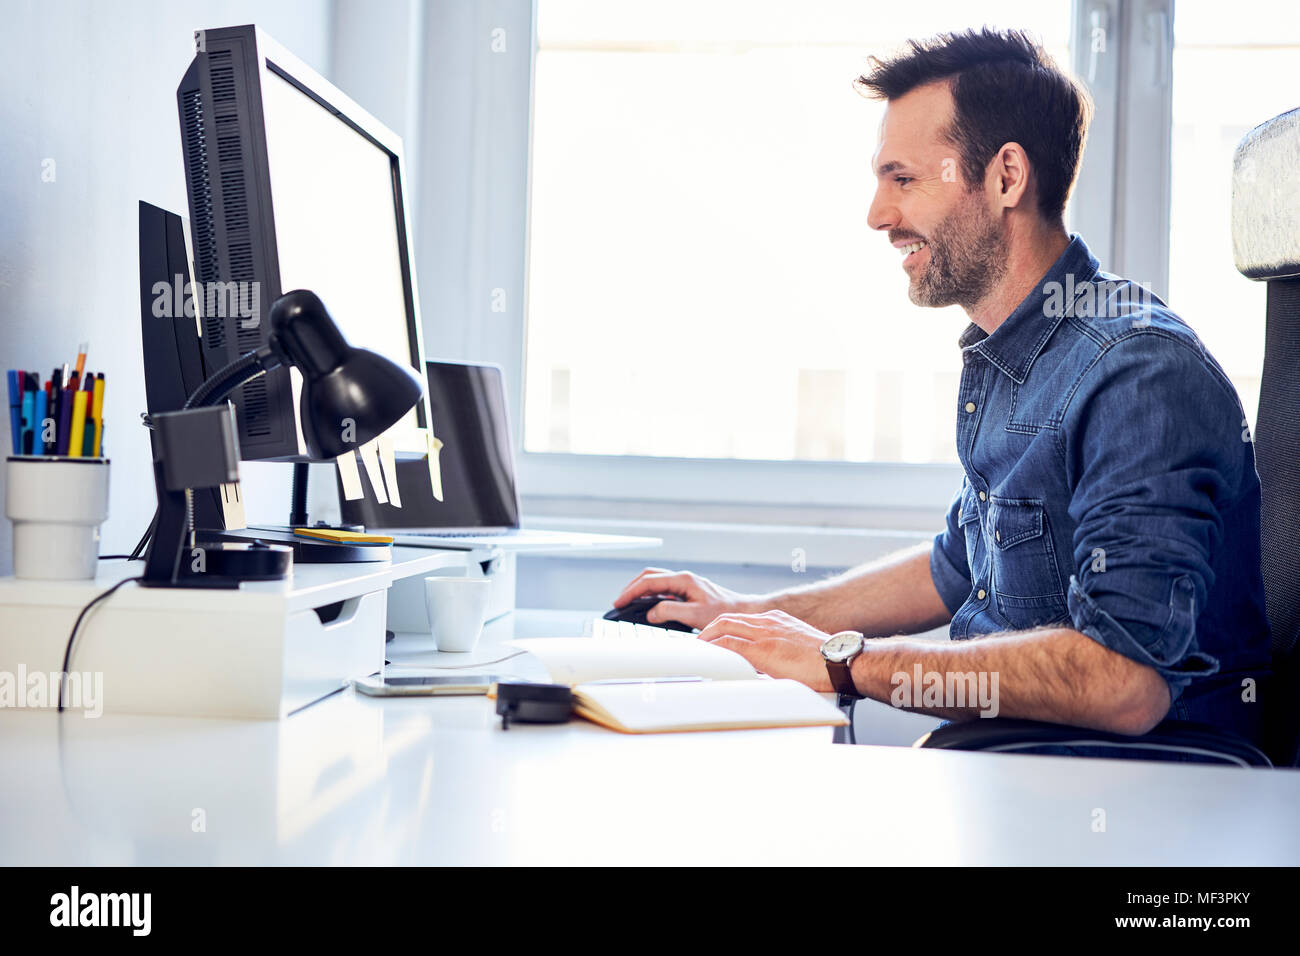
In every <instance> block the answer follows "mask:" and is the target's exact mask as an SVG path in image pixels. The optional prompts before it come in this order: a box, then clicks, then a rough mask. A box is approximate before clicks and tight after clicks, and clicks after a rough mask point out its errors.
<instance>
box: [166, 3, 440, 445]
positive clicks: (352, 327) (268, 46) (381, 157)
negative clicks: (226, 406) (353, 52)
mask: <svg viewBox="0 0 1300 956" xmlns="http://www.w3.org/2000/svg"><path fill="white" fill-rule="evenodd" d="M195 37H196V47H197V52H196V54H195V57H194V60H193V62H192V63H191V64H190V67H189V69H188V70H187V71H186V72H185V76H184V78H183V79H182V80H181V83H180V86H179V88H178V89H177V91H176V97H177V105H178V108H179V112H180V122H181V140H182V144H183V149H184V159H185V180H186V186H187V190H188V193H189V210H190V226H191V231H192V240H193V256H194V279H195V292H196V295H195V300H196V307H197V308H198V309H199V311H200V312H201V316H200V328H201V332H202V350H203V357H204V363H205V365H206V366H207V367H208V368H210V369H217V368H220V367H222V366H223V365H225V364H227V363H228V362H231V361H234V360H235V359H236V358H238V357H239V356H241V355H243V354H245V353H247V352H249V351H252V350H253V349H257V348H259V347H261V346H262V345H264V344H265V343H266V340H267V337H268V335H269V333H270V328H269V322H268V319H267V315H268V312H269V310H270V306H271V303H272V302H274V301H275V299H277V298H278V297H279V296H280V295H281V294H283V293H284V292H288V291H291V290H293V289H310V290H312V291H313V292H315V293H316V294H317V295H318V296H320V298H321V300H322V301H323V302H324V303H325V306H326V308H328V309H329V310H330V314H331V315H332V316H333V318H334V321H335V322H336V323H337V324H338V326H339V328H340V329H341V330H342V332H343V334H344V336H346V338H347V339H348V341H349V342H350V343H351V344H353V345H356V346H360V347H363V348H368V349H373V350H374V351H376V352H379V353H381V354H383V355H385V356H387V357H388V358H391V359H393V360H395V361H399V362H402V363H403V364H406V365H409V366H410V368H411V369H412V370H414V371H415V372H416V373H417V374H418V375H419V376H420V377H421V378H423V377H424V360H423V355H424V348H423V342H422V340H421V331H420V316H419V303H418V299H417V295H416V287H415V271H414V268H413V265H412V261H411V260H412V257H411V250H410V242H409V235H410V229H409V225H408V222H407V214H406V202H405V195H406V191H405V182H404V176H405V173H404V162H403V154H402V143H401V139H400V138H399V137H398V136H397V135H396V134H394V133H393V132H392V131H391V130H389V129H388V128H387V127H385V126H384V125H383V124H382V123H380V122H379V121H378V120H376V119H375V118H374V117H373V116H371V115H370V114H369V113H367V112H366V111H365V110H363V109H362V108H361V107H360V106H358V105H357V104H356V103H354V102H353V101H352V100H351V99H349V98H348V97H347V96H346V95H344V94H343V93H342V92H341V91H340V90H338V89H337V88H336V87H334V86H333V85H332V84H330V83H329V82H328V81H327V80H325V79H324V78H323V77H321V76H320V75H319V74H317V73H316V72H315V71H314V70H312V69H311V68H310V67H308V66H307V65H306V64H304V63H302V62H301V61H300V60H298V58H297V57H295V56H293V54H291V53H289V52H288V51H287V50H285V49H284V48H283V47H281V46H280V45H279V44H277V43H276V42H275V41H274V40H272V39H271V38H270V37H268V36H267V35H266V34H265V33H263V32H262V31H261V30H259V29H258V28H257V27H255V26H239V27H226V28H222V29H216V30H203V31H199V32H198V33H196V34H195ZM300 384H301V383H300V381H299V380H298V371H297V370H296V369H278V370H276V371H274V372H271V373H269V374H267V375H265V376H263V377H261V378H259V379H257V380H255V381H253V382H251V383H249V384H247V385H245V386H243V387H242V388H241V389H239V390H238V391H237V392H236V393H235V395H234V396H233V401H234V403H235V405H236V408H237V415H236V418H237V420H238V423H239V446H240V452H241V456H242V457H243V458H244V459H247V460H253V459H278V460H292V461H306V460H308V455H307V449H306V444H305V443H304V441H303V437H302V429H301V425H300V422H299V413H298V398H299V388H300ZM428 422H429V411H428V405H427V398H426V400H425V401H423V402H421V403H420V404H418V405H417V406H416V407H415V408H414V409H412V410H411V412H409V413H408V414H407V416H406V417H405V418H404V419H403V420H402V421H401V422H399V423H398V424H397V425H395V426H394V427H393V428H392V429H391V430H390V432H389V434H390V435H391V437H392V438H393V445H394V448H395V450H396V451H397V453H398V454H399V455H400V456H406V457H411V456H422V455H424V454H425V453H426V451H427V448H428V445H427V428H428Z"/></svg>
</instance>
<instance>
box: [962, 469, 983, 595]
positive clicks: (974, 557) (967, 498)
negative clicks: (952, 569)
mask: <svg viewBox="0 0 1300 956" xmlns="http://www.w3.org/2000/svg"><path fill="white" fill-rule="evenodd" d="M979 520H980V510H979V506H977V505H976V504H975V489H973V488H972V487H971V486H970V482H967V483H966V487H965V490H963V491H962V495H961V508H960V509H959V510H958V512H957V527H958V529H959V530H960V531H962V533H963V534H965V536H966V567H967V568H968V569H970V571H971V573H972V574H974V573H975V568H976V567H978V561H979V547H978V545H979V540H980V525H979Z"/></svg>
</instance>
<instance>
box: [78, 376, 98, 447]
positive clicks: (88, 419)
mask: <svg viewBox="0 0 1300 956" xmlns="http://www.w3.org/2000/svg"><path fill="white" fill-rule="evenodd" d="M81 391H82V392H83V393H84V394H85V396H86V416H85V425H84V426H83V428H82V434H81V457H82V458H90V457H91V456H93V455H94V454H95V417H94V408H95V376H94V375H93V374H90V375H87V376H86V378H85V382H84V384H83V385H82V388H81Z"/></svg>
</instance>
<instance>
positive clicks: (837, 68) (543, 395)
mask: <svg viewBox="0 0 1300 956" xmlns="http://www.w3.org/2000/svg"><path fill="white" fill-rule="evenodd" d="M988 10H989V11H990V12H989V14H988V15H989V17H990V18H992V17H996V21H993V20H991V19H990V21H989V22H996V24H997V25H1002V26H1015V27H1023V28H1027V29H1029V30H1031V31H1033V32H1035V33H1036V34H1037V35H1038V36H1039V37H1040V38H1041V39H1042V40H1043V41H1044V43H1045V44H1046V45H1047V46H1048V48H1049V49H1050V51H1051V52H1052V54H1053V55H1054V56H1055V57H1056V59H1057V61H1058V62H1059V63H1060V64H1061V65H1062V66H1064V67H1066V68H1068V67H1069V65H1070V59H1069V49H1068V43H1069V37H1070V33H1071V19H1070V17H1071V5H1070V3H1069V2H1068V0H1054V2H1047V3H1044V2H1028V0H1026V2H1005V0H1004V2H999V3H998V4H996V5H992V4H990V5H989V7H988ZM984 22H985V16H984V15H983V12H982V11H981V10H980V8H979V7H978V6H977V5H974V4H971V3H970V2H968V0H932V2H929V3H926V4H924V5H911V6H909V5H885V4H874V3H864V2H861V0H815V2H814V0H801V2H798V3H795V2H741V0H734V2H733V0H674V2H660V3H655V4H621V3H620V4H610V3H600V2H595V0H589V2H588V0H538V6H537V37H538V47H537V57H536V62H535V75H534V85H533V127H532V129H533V141H532V167H531V169H532V171H531V177H532V184H531V203H532V208H531V219H530V239H529V298H528V319H527V334H526V343H525V387H524V448H525V450H526V451H528V452H567V453H576V454H598V455H614V456H662V457H676V458H703V459H747V460H769V461H849V462H950V461H955V450H954V447H953V430H954V411H953V396H954V395H955V394H956V391H957V383H958V379H959V377H960V369H961V362H960V355H959V353H958V349H957V345H956V340H957V336H958V335H959V334H960V333H961V331H962V329H964V328H965V326H966V323H967V320H966V318H965V315H964V313H962V312H961V310H960V309H957V308H956V307H953V308H949V309H944V310H934V309H920V308H917V307H915V306H913V305H912V304H911V303H910V302H909V301H908V298H907V283H906V278H905V276H904V273H903V272H902V269H901V267H900V264H899V259H898V255H897V253H896V252H895V251H894V250H893V249H892V248H890V247H889V244H888V242H887V241H886V239H885V237H884V236H883V235H882V234H878V233H874V232H873V231H872V230H871V229H870V228H869V227H868V226H867V223H866V215H867V209H868V206H869V204H870V201H871V197H872V194H873V192H874V189H875V178H874V176H873V175H872V172H871V166H870V162H871V155H872V152H873V151H874V149H875V138H876V131H877V127H878V125H879V121H880V116H881V113H882V112H883V109H884V107H883V104H880V103H877V102H874V101H871V100H868V99H865V98H864V97H862V96H861V95H859V94H858V93H857V91H856V90H855V89H854V88H853V83H852V81H853V79H854V78H855V77H856V76H857V75H858V74H860V73H861V72H863V70H864V69H865V68H866V66H867V56H868V55H869V54H872V53H881V52H887V51H888V50H890V49H891V48H893V47H895V46H897V45H898V44H899V43H901V42H902V41H903V40H905V39H906V38H907V37H912V36H924V35H928V34H931V33H935V32H938V31H940V30H952V29H960V28H963V27H966V26H979V25H981V24H982V23H984Z"/></svg>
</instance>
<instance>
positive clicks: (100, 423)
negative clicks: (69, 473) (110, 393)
mask: <svg viewBox="0 0 1300 956" xmlns="http://www.w3.org/2000/svg"><path fill="white" fill-rule="evenodd" d="M91 411H92V412H93V413H94V416H95V447H94V449H93V450H92V452H91V453H92V454H93V455H94V456H95V457H96V458H98V457H99V456H100V455H101V454H102V453H103V447H104V373H103V372H100V373H99V374H98V375H96V376H95V401H94V403H93V405H92V408H91Z"/></svg>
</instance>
